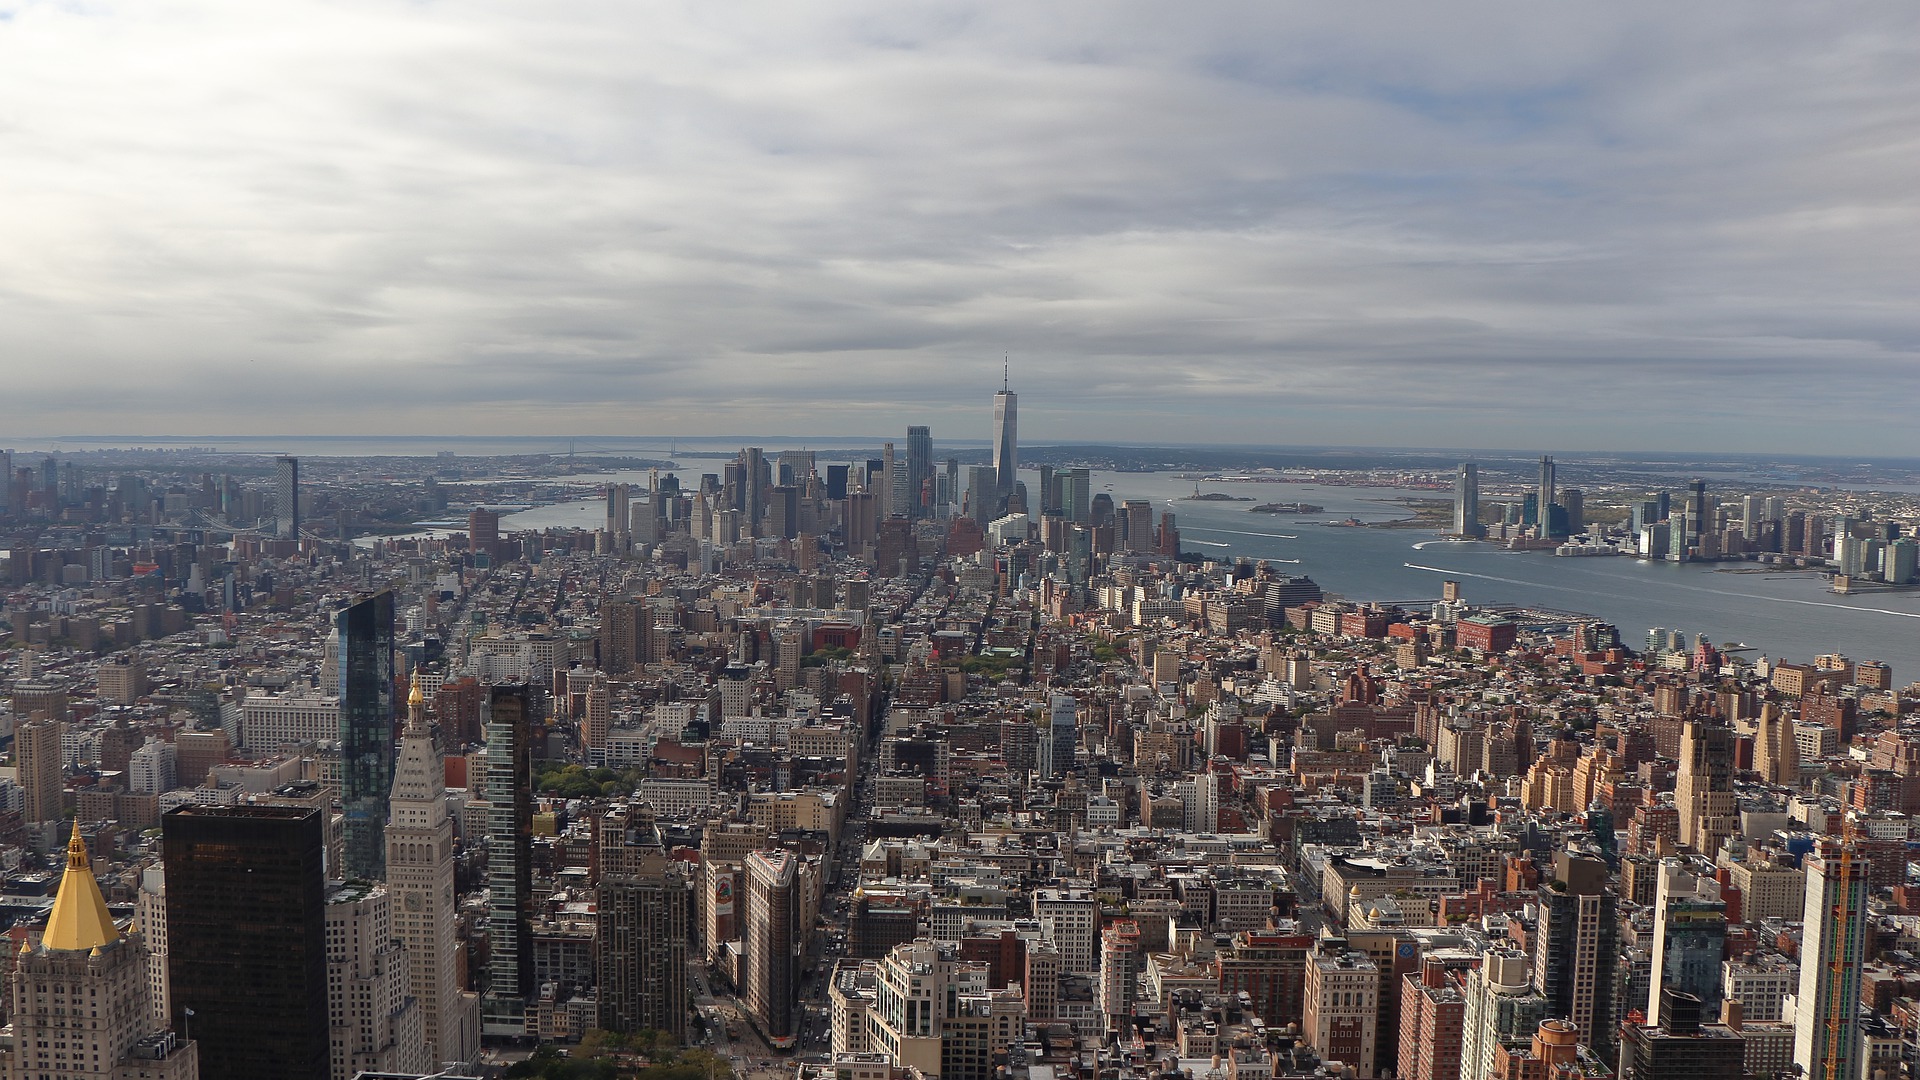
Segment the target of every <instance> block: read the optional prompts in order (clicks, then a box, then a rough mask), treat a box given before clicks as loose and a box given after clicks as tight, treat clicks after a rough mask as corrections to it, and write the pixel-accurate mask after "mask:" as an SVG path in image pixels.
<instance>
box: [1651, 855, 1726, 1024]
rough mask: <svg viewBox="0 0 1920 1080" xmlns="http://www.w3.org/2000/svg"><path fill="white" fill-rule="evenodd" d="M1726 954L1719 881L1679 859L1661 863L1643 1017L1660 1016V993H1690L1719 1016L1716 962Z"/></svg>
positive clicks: (1705, 1007) (1710, 1014)
mask: <svg viewBox="0 0 1920 1080" xmlns="http://www.w3.org/2000/svg"><path fill="white" fill-rule="evenodd" d="M1726 951H1727V905H1726V904H1725V903H1723V902H1722V901H1721V900H1720V883H1719V882H1718V881H1715V880H1714V879H1713V878H1711V877H1705V876H1701V875H1697V874H1694V873H1692V872H1691V871H1690V870H1689V869H1688V868H1687V867H1686V865H1685V864H1683V863H1682V862H1681V861H1680V860H1679V859H1663V860H1661V863H1660V878H1659V884H1658V886H1657V889H1656V892H1655V898H1654V905H1653V977H1652V980H1651V982H1650V984H1649V988H1648V995H1647V1003H1646V1009H1647V1015H1648V1016H1659V1015H1660V1006H1661V996H1660V995H1661V993H1662V992H1663V991H1665V992H1668V993H1672V992H1674V991H1678V992H1680V993H1682V994H1685V995H1689V996H1690V997H1691V998H1693V999H1694V1001H1695V1004H1696V1005H1697V1006H1698V1007H1699V1008H1701V1009H1704V1010H1705V1013H1706V1015H1708V1016H1717V1015H1719V1009H1720V962H1721V959H1722V958H1723V957H1724V956H1725V954H1726Z"/></svg>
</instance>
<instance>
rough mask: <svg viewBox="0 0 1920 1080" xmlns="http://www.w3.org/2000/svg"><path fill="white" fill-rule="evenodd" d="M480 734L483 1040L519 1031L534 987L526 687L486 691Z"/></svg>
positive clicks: (529, 706)
mask: <svg viewBox="0 0 1920 1080" xmlns="http://www.w3.org/2000/svg"><path fill="white" fill-rule="evenodd" d="M481 709H482V715H481V721H482V723H484V724H485V725H486V729H487V778H486V792H487V950H488V957H487V992H486V996H485V997H484V998H483V999H482V1001H481V1024H482V1030H483V1031H484V1032H485V1033H486V1034H488V1035H509V1036H517V1035H523V1034H525V1033H526V1014H527V999H528V998H529V997H531V996H532V995H533V994H534V993H535V992H536V991H537V990H538V989H539V988H538V987H536V986H535V985H534V984H533V950H532V945H531V941H530V938H531V930H530V924H529V922H528V915H529V913H530V912H531V910H532V906H533V865H532V855H533V852H532V846H533V747H532V745H531V744H532V741H533V736H532V724H533V715H532V713H533V696H532V691H531V690H530V689H529V688H527V687H525V686H495V687H491V688H489V691H488V695H487V699H486V700H485V701H484V702H482V704H481Z"/></svg>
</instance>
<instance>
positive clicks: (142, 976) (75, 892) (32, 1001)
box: [7, 822, 211, 1080]
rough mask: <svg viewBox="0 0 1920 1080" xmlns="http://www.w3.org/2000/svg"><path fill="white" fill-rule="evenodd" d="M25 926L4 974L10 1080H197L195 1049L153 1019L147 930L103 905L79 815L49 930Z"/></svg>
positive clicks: (104, 900)
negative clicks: (35, 932)
mask: <svg viewBox="0 0 1920 1080" xmlns="http://www.w3.org/2000/svg"><path fill="white" fill-rule="evenodd" d="M28 933H29V936H28V937H27V939H26V941H25V944H24V945H23V946H22V948H21V950H20V953H19V955H18V956H16V957H15V958H14V968H13V974H12V976H11V979H12V983H13V986H12V990H13V993H12V999H11V1002H12V1006H11V1008H12V1011H11V1015H10V1017H9V1019H10V1020H11V1021H12V1023H13V1028H12V1031H13V1053H12V1055H11V1060H10V1061H9V1065H8V1068H7V1076H8V1078H9V1080H15V1078H17V1080H28V1078H33V1080H55V1078H64V1077H82V1076H84V1077H91V1078H95V1080H98V1078H102V1077H112V1078H114V1080H120V1078H132V1077H135V1076H139V1077H145V1078H147V1080H195V1078H196V1077H197V1076H198V1075H199V1069H198V1065H199V1063H198V1060H197V1047H195V1046H194V1044H192V1043H189V1042H185V1041H184V1040H181V1039H178V1038H176V1037H175V1035H174V1033H173V1032H171V1031H168V1030H167V1028H166V1023H165V1021H163V1020H156V1018H155V1016H154V1010H153V993H152V984H151V982H150V977H149V972H148V963H147V959H148V957H147V946H146V941H145V938H144V937H143V936H142V934H141V932H140V930H139V929H138V928H137V927H135V926H128V927H127V928H126V929H125V930H124V931H123V930H121V928H120V927H119V926H118V925H117V924H116V923H115V922H114V921H113V916H112V915H111V914H110V913H109V912H108V911H107V902H106V899H105V898H104V897H103V896H101V894H100V884H99V882H98V881H96V880H95V879H94V876H93V868H92V864H91V861H90V860H89V859H88V857H87V845H86V841H85V840H83V839H81V837H80V825H79V823H78V822H75V823H74V827H73V836H72V839H70V840H69V841H68V843H67V868H66V871H65V872H64V873H63V874H62V875H61V878H60V891H59V892H58V893H57V894H55V896H54V901H53V911H52V912H51V913H50V914H49V915H48V916H47V925H46V929H45V930H44V931H42V932H41V933H40V935H39V940H38V941H37V942H36V941H34V940H33V938H32V936H31V933H32V932H31V931H29V932H28ZM83 1010H84V1011H83ZM81 1016H85V1017H87V1019H86V1020H80V1019H77V1018H78V1017H81ZM69 1017H73V1018H75V1019H70V1018H69ZM209 1075H211V1074H209Z"/></svg>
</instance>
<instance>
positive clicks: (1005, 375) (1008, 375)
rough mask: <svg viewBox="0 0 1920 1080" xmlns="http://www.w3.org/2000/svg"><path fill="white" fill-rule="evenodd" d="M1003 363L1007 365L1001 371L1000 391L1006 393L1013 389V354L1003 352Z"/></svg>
mask: <svg viewBox="0 0 1920 1080" xmlns="http://www.w3.org/2000/svg"><path fill="white" fill-rule="evenodd" d="M1002 363H1003V364H1005V365H1006V366H1005V367H1004V368H1002V369H1001V372H1000V392H1001V393H1003V394H1005V393H1009V392H1010V391H1012V389H1013V354H1012V353H1004V354H1002Z"/></svg>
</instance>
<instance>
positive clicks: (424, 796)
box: [386, 678, 480, 1067]
mask: <svg viewBox="0 0 1920 1080" xmlns="http://www.w3.org/2000/svg"><path fill="white" fill-rule="evenodd" d="M445 777H446V773H445V765H444V764H443V763H442V761H441V758H440V752H439V750H437V749H436V748H435V747H434V744H433V733H432V732H431V731H429V730H428V729H427V702H426V697H425V695H424V694H422V693H421V689H420V682H419V680H418V679H417V678H416V679H415V681H414V684H413V691H412V693H411V694H409V695H408V698H407V727H406V732H405V734H404V735H403V736H402V737H401V740H400V764H399V768H398V769H396V770H395V773H394V780H393V795H392V798H391V799H390V800H389V804H388V805H389V806H390V807H391V809H392V813H393V817H392V819H391V820H390V821H388V823H387V835H386V840H387V888H388V889H389V890H390V891H391V892H392V894H393V936H394V937H396V938H398V939H399V940H400V943H401V944H402V945H404V946H406V949H407V989H408V993H410V994H412V995H413V997H414V999H415V1000H417V1001H419V1003H420V1037H421V1041H422V1042H424V1043H425V1044H426V1047H427V1063H428V1065H429V1067H431V1066H432V1065H435V1064H438V1063H439V1062H442V1061H469V1060H472V1057H473V1054H474V1053H475V1052H476V1051H477V1050H478V1049H479V1046H480V1016H479V1008H478V1005H479V1003H478V1001H477V1000H476V999H474V998H473V997H472V996H471V995H469V994H467V993H466V992H465V991H464V990H463V989H462V988H461V986H460V968H459V944H458V942H457V941H456V939H455V936H454V930H455V927H456V924H457V923H458V921H459V910H458V905H459V897H457V896H456V895H455V894H454V882H453V819H452V818H450V817H448V816H447V799H446V779H445Z"/></svg>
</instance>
